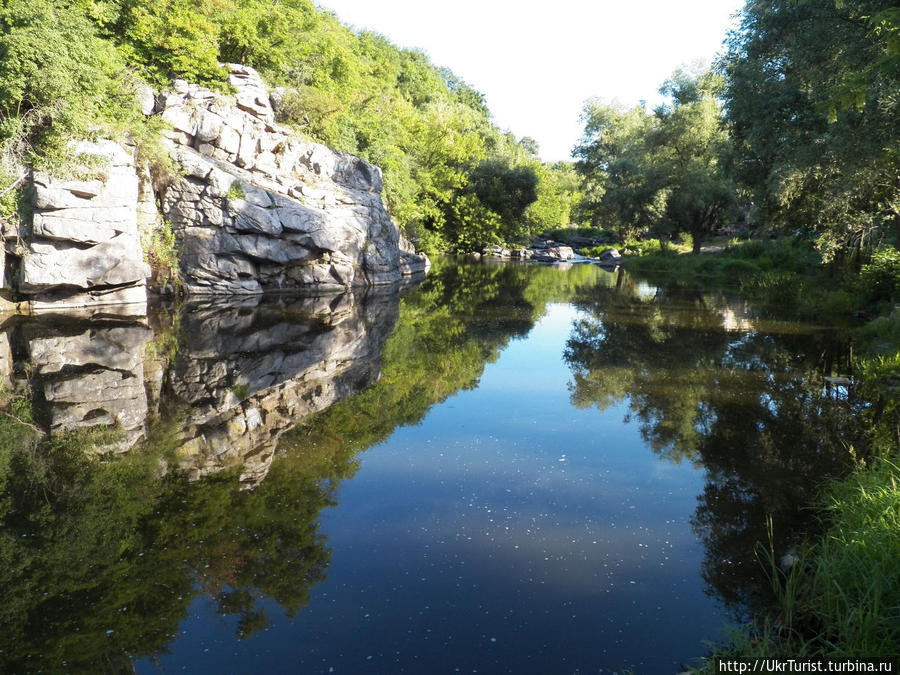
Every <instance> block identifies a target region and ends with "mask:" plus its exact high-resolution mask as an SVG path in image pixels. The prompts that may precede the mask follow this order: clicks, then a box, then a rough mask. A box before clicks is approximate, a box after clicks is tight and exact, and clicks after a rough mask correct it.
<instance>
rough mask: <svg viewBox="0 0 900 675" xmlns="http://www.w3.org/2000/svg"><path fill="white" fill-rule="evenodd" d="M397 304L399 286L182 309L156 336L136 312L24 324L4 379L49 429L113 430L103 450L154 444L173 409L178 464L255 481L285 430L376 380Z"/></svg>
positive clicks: (17, 325)
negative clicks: (231, 471)
mask: <svg viewBox="0 0 900 675" xmlns="http://www.w3.org/2000/svg"><path fill="white" fill-rule="evenodd" d="M398 304H399V294H398V290H397V289H396V288H395V289H380V290H371V291H368V292H360V293H345V294H342V295H332V296H326V297H317V298H293V299H290V300H288V299H285V298H276V299H271V298H270V299H266V300H264V299H261V298H258V297H257V298H252V299H248V300H244V301H243V302H241V303H239V304H223V303H221V302H220V303H210V304H205V305H204V304H192V305H188V306H185V307H182V308H180V309H179V310H178V312H177V313H176V314H175V315H174V320H173V321H172V323H171V325H170V326H159V327H157V335H156V336H154V331H152V330H151V329H150V328H149V327H148V323H147V320H146V319H143V318H135V317H127V316H119V317H116V316H115V315H110V314H109V313H106V314H103V315H94V316H92V317H91V316H88V315H69V316H66V315H58V314H54V315H49V316H42V317H36V318H32V319H21V320H17V321H15V322H13V323H12V324H11V325H9V326H7V327H6V330H5V331H4V332H3V340H2V341H0V345H2V346H3V347H5V351H7V352H9V354H8V358H6V359H4V364H5V371H4V372H0V377H5V378H6V379H7V380H8V384H15V385H16V386H17V387H18V389H19V390H21V391H27V392H28V394H29V396H30V397H31V398H32V399H33V404H34V409H35V419H36V422H37V423H38V424H39V426H41V427H42V428H44V429H45V430H46V432H47V433H49V434H50V435H51V436H59V435H60V434H66V433H68V432H84V431H85V430H91V429H93V430H101V429H105V430H110V431H111V433H107V434H106V435H105V436H104V437H103V439H102V441H101V442H100V443H99V444H98V445H97V446H96V447H93V448H91V449H93V450H94V451H96V452H100V453H107V452H111V451H112V452H124V451H127V450H129V449H131V448H133V447H135V446H136V445H137V444H138V443H139V442H141V441H145V443H146V444H147V445H149V446H150V447H157V446H159V445H161V442H160V440H159V439H158V438H157V431H158V429H159V428H160V427H166V425H165V424H163V425H160V424H153V423H152V422H153V421H154V420H155V419H157V418H158V417H159V416H160V415H162V416H163V417H169V418H171V417H172V415H173V414H176V415H177V416H178V422H177V423H178V430H177V432H176V433H175V438H174V443H173V442H171V440H172V439H169V441H170V442H168V445H169V446H173V445H174V449H176V450H177V454H178V458H179V466H180V468H181V469H182V470H184V471H186V472H187V473H188V474H189V475H190V476H191V477H193V478H199V477H201V476H204V475H208V474H210V473H215V472H218V471H221V470H222V469H225V468H228V467H231V466H234V465H236V464H242V465H243V466H244V470H243V472H242V474H241V477H240V480H241V483H242V485H244V486H245V487H251V486H254V485H257V484H258V483H259V481H260V480H262V478H264V477H265V475H266V473H267V471H268V469H269V465H270V464H271V461H272V458H273V456H274V452H275V448H276V445H277V444H278V439H279V437H280V436H281V435H282V434H283V433H284V431H286V430H287V429H289V428H290V427H292V426H294V425H296V424H298V423H299V422H300V421H302V420H303V419H304V418H306V417H308V416H309V415H311V414H313V413H316V412H319V411H321V410H323V409H325V408H327V407H328V406H330V405H331V404H333V403H335V402H336V401H339V400H341V399H343V398H345V397H347V396H349V395H350V394H353V393H356V392H358V391H360V390H362V389H364V388H365V387H367V386H369V385H370V384H372V383H374V382H376V381H377V380H378V378H379V375H380V355H381V350H382V348H383V346H384V343H385V341H386V340H387V337H388V335H389V334H390V332H391V330H392V329H393V327H394V324H395V323H396V321H397V316H398ZM0 356H2V354H0ZM179 411H180V412H179ZM169 421H170V422H171V420H169ZM166 428H168V429H169V431H170V436H171V424H170V425H169V427H166ZM151 429H152V431H149V430H151ZM148 433H149V436H148ZM80 444H81V445H82V446H87V445H88V443H87V440H83V441H81V442H80ZM85 449H88V448H87V447H85Z"/></svg>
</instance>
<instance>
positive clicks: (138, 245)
mask: <svg viewBox="0 0 900 675" xmlns="http://www.w3.org/2000/svg"><path fill="white" fill-rule="evenodd" d="M229 69H230V80H229V81H230V84H231V86H232V88H233V90H234V93H233V94H221V93H216V92H213V91H211V90H209V89H205V88H202V87H198V86H196V85H191V84H188V83H187V82H183V81H178V80H176V81H175V83H174V85H173V89H172V90H171V91H169V92H166V93H163V94H160V95H158V96H156V97H152V96H151V98H150V99H149V100H148V101H146V102H145V107H144V110H145V112H146V113H148V114H158V115H161V117H162V119H163V120H164V121H165V122H167V123H168V125H169V126H170V127H171V129H169V130H168V131H166V132H164V135H165V140H164V142H165V143H166V145H167V148H168V150H169V152H170V154H171V155H172V157H173V159H174V160H175V163H176V165H177V167H178V169H177V176H176V177H175V178H174V180H170V181H168V182H167V184H164V185H163V184H157V185H153V182H152V181H151V180H150V174H149V172H148V170H147V167H146V166H142V165H140V163H139V162H137V161H136V160H135V157H134V152H133V150H132V149H131V148H129V147H127V146H123V145H121V144H117V143H115V142H113V141H110V140H100V141H96V142H82V143H79V144H77V145H75V146H73V153H74V154H75V155H76V156H77V157H78V158H80V159H81V160H82V161H81V164H83V165H84V166H83V167H82V169H83V170H82V171H81V174H83V175H80V176H79V177H78V179H76V180H70V179H65V180H64V179H61V178H59V177H54V176H48V175H45V174H41V173H40V172H37V173H34V174H33V176H32V177H31V181H30V182H31V190H30V195H31V203H32V206H33V209H32V210H33V217H32V222H31V223H30V226H25V227H23V228H21V229H20V231H19V232H15V233H13V232H4V233H3V235H4V240H5V242H4V243H5V245H4V246H3V252H4V257H3V261H2V262H3V268H4V270H3V271H4V274H3V275H2V279H0V288H3V289H5V290H7V291H8V292H10V293H12V294H17V295H19V296H21V297H24V298H25V299H27V300H28V301H29V302H30V303H31V305H32V307H34V308H37V309H47V308H58V307H73V306H75V307H81V306H92V305H109V304H120V303H142V302H145V300H146V286H147V281H148V279H150V275H151V270H150V268H149V267H148V265H147V264H146V262H145V261H146V260H147V251H146V250H142V246H143V248H144V249H146V248H147V247H148V245H149V242H150V240H151V236H150V235H151V231H152V230H153V228H154V227H157V228H158V227H160V225H161V223H162V222H163V219H164V220H165V221H167V222H168V224H169V225H170V227H171V229H172V231H173V232H174V236H175V247H174V248H175V252H176V254H177V256H178V266H179V268H180V270H179V276H180V278H181V279H182V280H183V289H184V291H185V292H186V293H187V294H189V295H197V294H215V295H224V294H227V295H234V294H258V293H262V292H265V291H270V290H282V291H283V290H298V291H303V292H304V293H310V292H312V293H315V292H318V291H327V292H331V291H338V290H346V289H349V288H351V287H359V286H373V285H383V284H391V283H394V282H396V281H398V280H399V279H400V278H402V277H403V276H411V275H416V274H422V273H424V272H425V271H426V270H427V268H428V259H427V258H426V257H425V256H424V255H417V254H415V253H414V252H412V251H406V250H402V249H401V246H400V244H401V237H400V234H399V230H398V228H397V226H396V225H395V224H394V223H393V222H392V221H391V218H390V216H389V215H388V213H387V211H386V209H385V207H384V204H383V203H382V200H381V190H382V179H381V171H380V169H379V168H378V167H376V166H373V165H372V164H369V163H367V162H365V161H363V160H362V159H360V158H358V157H354V156H352V155H348V154H346V153H341V152H336V151H333V150H331V149H329V148H327V147H325V146H323V145H320V144H317V143H311V142H307V141H303V140H301V139H299V138H298V137H296V136H295V135H294V134H292V132H291V131H290V130H289V129H287V128H285V127H282V126H280V125H278V124H277V123H276V121H275V112H274V109H273V106H272V99H271V98H270V95H269V93H268V91H267V90H266V88H265V86H264V85H263V82H262V80H261V79H260V78H259V76H258V75H257V73H256V72H255V71H254V70H253V69H251V68H247V67H244V66H236V65H232V66H229ZM151 281H152V280H151ZM156 281H160V280H156Z"/></svg>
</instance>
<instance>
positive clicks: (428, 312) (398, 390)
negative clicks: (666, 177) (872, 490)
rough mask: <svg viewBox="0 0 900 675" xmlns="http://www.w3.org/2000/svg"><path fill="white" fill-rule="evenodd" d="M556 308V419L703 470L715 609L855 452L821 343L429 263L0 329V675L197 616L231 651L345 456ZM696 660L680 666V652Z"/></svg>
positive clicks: (251, 625)
mask: <svg viewBox="0 0 900 675" xmlns="http://www.w3.org/2000/svg"><path fill="white" fill-rule="evenodd" d="M551 302H553V303H574V304H575V305H576V306H577V307H578V308H579V309H580V310H581V314H580V317H581V318H580V319H579V320H578V321H577V322H576V323H575V324H574V325H573V326H572V330H571V335H570V338H569V340H568V343H567V346H566V351H565V359H566V361H567V363H568V364H569V367H570V368H571V373H572V381H571V384H570V388H571V398H572V403H573V404H574V405H575V406H577V407H581V408H587V407H592V406H593V407H597V408H600V409H605V408H607V407H609V406H612V405H618V404H620V403H622V402H624V401H627V406H628V410H629V412H628V420H629V421H632V422H635V423H637V424H639V425H640V429H641V433H642V435H643V437H644V438H645V440H646V442H647V444H648V445H649V447H650V448H652V450H653V451H654V452H655V453H657V454H658V455H659V456H660V457H661V458H663V459H665V460H667V461H672V462H683V461H687V462H692V463H694V464H696V465H698V466H702V467H704V468H705V470H706V476H707V479H706V487H705V489H704V491H703V494H701V495H700V497H699V503H698V507H697V511H696V515H695V518H694V522H693V526H694V528H695V531H696V533H697V535H698V536H699V537H700V539H701V540H702V541H703V544H704V546H705V547H706V560H705V562H704V569H703V574H704V577H705V579H706V580H707V582H708V583H709V586H710V589H711V591H712V592H715V593H716V594H718V595H719V596H720V597H721V598H723V599H724V600H725V602H726V603H729V604H730V605H731V606H732V607H734V608H735V612H736V613H739V612H740V611H741V610H743V609H746V608H748V607H751V608H752V607H753V606H754V605H755V603H757V602H759V601H761V598H762V597H763V596H764V594H765V592H764V589H763V587H762V585H761V579H760V575H759V574H758V565H757V563H756V561H755V560H754V558H753V550H754V545H755V542H756V541H757V540H759V539H760V537H761V533H763V532H764V524H765V518H766V516H767V515H770V514H773V515H774V516H775V521H776V528H777V530H776V534H777V535H778V537H779V540H778V544H779V546H780V547H781V548H782V549H786V547H787V546H789V545H790V543H791V542H792V541H793V540H794V539H795V537H796V533H797V532H798V531H802V530H804V529H805V528H809V527H811V526H812V524H811V523H810V522H809V518H808V514H807V513H806V512H804V507H805V506H806V505H808V503H809V501H810V499H811V497H812V496H813V494H814V492H815V489H816V488H817V486H818V485H819V484H820V483H821V481H822V480H824V479H825V478H826V477H827V476H829V475H833V474H836V473H840V472H841V471H844V470H846V468H847V467H848V466H849V465H850V463H851V461H852V453H851V448H852V447H858V445H859V444H858V432H857V430H856V427H855V426H854V423H853V421H854V417H855V416H856V415H857V413H858V412H859V409H860V407H861V406H864V405H865V402H864V401H857V400H854V399H853V397H852V396H851V395H850V393H849V392H848V391H847V389H846V388H844V389H841V388H837V389H835V388H834V387H832V386H831V385H830V384H828V382H827V381H826V380H825V379H824V378H825V376H827V375H831V374H833V373H835V372H838V373H843V372H845V371H846V370H847V368H848V345H847V343H846V342H845V341H843V340H842V339H841V338H839V337H838V336H837V335H835V334H833V333H830V332H828V331H825V330H818V329H811V330H810V329H806V328H801V327H797V326H796V325H794V324H789V323H779V322H776V321H766V319H765V318H764V317H760V316H755V315H754V314H753V312H752V309H751V308H749V307H747V306H744V305H741V304H740V303H736V302H729V301H728V300H726V299H723V298H716V297H712V296H708V295H700V294H696V293H692V292H689V291H684V290H678V289H654V288H650V287H647V286H643V285H641V284H639V283H637V282H635V281H634V280H632V279H629V278H628V277H626V276H624V275H623V274H621V273H618V274H611V273H609V272H606V271H603V270H601V269H599V268H597V267H593V266H575V267H573V268H572V269H570V270H568V271H564V270H559V269H553V268H547V267H538V266H527V265H503V266H497V265H486V264H482V265H477V264H469V263H462V262H457V261H453V260H444V261H437V262H436V264H435V269H434V271H433V273H432V275H431V277H430V278H429V280H428V281H427V282H425V284H423V285H422V286H421V287H419V288H416V289H414V290H410V291H406V292H405V293H404V294H403V295H400V293H399V292H397V291H396V290H394V291H382V292H377V293H376V292H370V293H361V294H360V293H356V294H346V295H340V296H329V297H325V298H305V299H296V298H295V299H289V298H284V297H280V298H268V299H265V300H260V299H255V300H249V301H245V302H242V303H237V304H235V303H221V302H207V303H194V304H188V305H184V306H180V307H177V308H174V307H155V308H153V309H152V311H151V312H150V314H149V315H148V316H146V317H145V316H127V315H125V316H122V315H115V314H110V313H108V314H103V315H99V314H95V315H93V316H74V315H68V316H59V315H56V316H46V317H32V318H21V319H19V318H17V319H14V320H10V321H7V322H6V323H5V324H3V326H2V327H0V357H2V358H0V361H2V368H0V379H2V380H3V382H2V384H3V389H2V392H3V393H2V397H3V403H4V408H3V410H4V411H6V412H4V414H3V416H2V418H0V593H2V597H3V598H4V603H3V605H2V608H0V634H2V636H3V637H2V644H0V649H2V652H0V669H2V670H4V671H7V672H34V671H43V672H57V671H65V672H97V670H98V668H99V670H101V671H104V672H118V671H120V672H131V671H132V669H133V666H132V663H133V662H134V661H136V660H139V659H143V658H151V659H152V658H153V657H154V656H155V655H158V654H161V653H164V652H165V651H166V650H167V649H168V648H169V646H170V645H171V644H172V642H173V640H174V639H175V637H176V635H177V634H178V632H179V626H180V624H181V623H182V622H183V621H184V620H185V619H186V618H187V617H188V615H189V611H190V607H191V605H192V603H193V602H194V601H195V600H196V599H197V598H200V597H204V596H207V597H209V598H211V599H212V601H213V602H214V605H215V609H216V612H217V613H218V614H220V615H222V616H223V617H226V618H227V621H229V622H230V623H229V625H231V626H233V630H234V634H235V637H236V639H238V640H242V639H246V638H247V637H249V636H250V635H252V634H253V633H255V632H256V631H259V630H260V629H262V628H265V627H266V626H267V625H269V622H270V620H271V618H270V617H269V616H267V613H266V608H265V607H264V605H265V604H266V601H268V600H273V601H274V602H275V603H277V605H278V606H280V608H281V609H282V610H283V611H284V612H285V613H286V614H287V615H288V616H292V615H294V614H296V613H297V612H299V611H300V610H301V609H302V608H303V607H304V606H305V605H306V604H307V602H308V601H309V593H310V589H311V588H312V587H313V586H315V585H316V584H318V583H320V582H321V581H323V580H324V579H325V575H326V570H327V568H328V565H329V561H330V555H331V552H330V550H329V547H328V543H327V541H326V539H325V537H324V536H323V535H322V534H320V532H319V519H320V514H321V511H322V509H323V508H325V507H328V506H334V505H335V504H336V502H337V498H336V491H337V489H338V486H339V485H340V483H341V482H342V481H345V480H347V479H349V478H351V477H352V476H353V475H354V474H355V472H356V471H357V469H358V463H359V455H360V453H361V452H362V451H364V450H366V449H367V448H369V447H371V446H373V445H375V444H377V443H380V442H382V441H384V440H385V439H387V438H388V437H389V436H390V435H391V434H392V433H393V432H394V430H395V429H396V428H397V427H398V426H402V425H411V424H417V423H419V422H420V421H421V420H422V419H423V418H424V416H425V414H426V413H427V412H428V410H429V409H430V408H431V407H433V406H434V405H435V404H437V403H440V402H442V401H444V400H445V399H447V398H448V397H449V396H451V395H452V394H454V393H456V392H458V391H461V390H466V389H473V388H475V387H477V386H478V382H479V378H480V377H481V375H482V373H483V371H484V368H485V366H486V364H489V363H492V362H493V361H495V360H497V358H498V357H499V355H500V353H501V352H502V351H503V349H504V348H505V347H506V346H507V345H508V344H509V342H510V341H511V340H515V339H518V338H522V337H524V336H526V335H527V334H528V333H529V331H530V330H531V328H532V327H533V326H534V324H535V322H536V321H537V320H538V319H539V318H540V317H541V315H542V314H543V313H544V312H545V311H546V307H547V305H548V303H551ZM699 650H700V647H699V646H698V651H699Z"/></svg>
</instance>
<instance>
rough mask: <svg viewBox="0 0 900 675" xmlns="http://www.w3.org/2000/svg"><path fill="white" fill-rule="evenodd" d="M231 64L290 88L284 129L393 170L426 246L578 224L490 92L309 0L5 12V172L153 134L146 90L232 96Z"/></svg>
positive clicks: (29, 4)
mask: <svg viewBox="0 0 900 675" xmlns="http://www.w3.org/2000/svg"><path fill="white" fill-rule="evenodd" d="M222 62H240V63H243V64H246V65H250V66H253V67H255V68H256V69H258V70H259V71H260V73H261V74H262V76H263V78H264V79H265V80H266V82H267V84H268V85H269V86H271V87H275V86H282V87H284V88H285V93H284V96H283V100H282V105H281V106H279V111H280V114H281V116H282V120H281V121H282V122H283V123H285V124H289V125H292V126H294V127H295V128H296V129H297V130H298V131H299V132H300V133H302V134H305V135H307V136H308V137H310V138H312V139H313V140H316V141H320V142H323V143H325V144H327V145H330V146H332V147H334V148H337V149H339V150H344V151H347V152H351V153H355V154H358V155H360V156H361V157H363V158H364V159H366V160H368V161H371V162H373V163H375V164H377V165H379V166H380V167H381V168H382V169H383V171H384V179H385V192H384V197H385V200H386V202H387V205H388V209H389V210H390V212H391V213H392V215H393V216H394V217H395V218H396V219H397V221H399V223H400V224H401V226H403V227H404V228H405V230H406V232H407V234H408V235H409V236H410V237H411V238H412V239H413V240H416V241H418V243H419V246H420V247H421V248H425V249H427V250H438V249H442V250H460V251H462V250H473V249H477V248H480V247H481V246H483V245H486V244H488V243H494V242H496V241H501V240H502V241H514V240H517V239H521V238H522V237H525V236H526V235H527V234H528V232H529V231H530V230H531V229H533V228H541V229H548V228H553V227H559V226H565V225H567V224H568V219H569V208H568V206H569V205H571V203H572V202H573V201H574V199H573V198H572V196H571V195H572V194H573V193H574V191H575V189H576V188H575V187H574V186H572V185H571V184H570V183H569V182H567V181H564V180H562V181H561V180H556V178H555V177H556V174H557V171H558V170H557V168H555V167H554V166H551V165H547V166H544V165H542V164H541V162H540V160H539V159H538V157H537V156H536V150H537V147H536V144H535V143H534V141H533V140H532V139H530V138H526V139H522V140H521V141H520V140H518V139H516V137H515V136H513V135H512V134H510V133H507V132H504V131H502V130H500V129H498V128H497V127H496V126H495V125H494V124H493V121H492V119H491V113H490V111H489V110H488V108H487V106H486V105H485V101H484V96H483V95H482V94H481V93H480V92H478V91H476V90H475V89H473V88H472V87H471V86H469V85H468V84H466V83H465V82H464V81H463V80H461V79H460V78H459V77H457V76H456V75H454V74H453V73H452V72H451V71H449V70H447V69H446V68H439V67H436V66H435V65H434V64H432V63H431V62H430V60H429V59H428V57H427V56H426V55H425V54H424V53H423V52H421V51H418V50H411V49H401V48H398V47H397V46H395V45H393V44H392V43H391V42H390V41H388V40H387V39H386V38H384V37H383V36H381V35H378V34H375V33H372V32H368V31H360V32H354V31H352V30H351V29H349V28H347V27H346V26H344V25H342V24H341V23H340V22H339V21H338V20H337V18H336V17H335V16H334V15H333V14H331V13H329V12H326V11H323V10H320V9H318V8H317V7H316V6H315V5H314V4H313V3H312V2H311V1H310V0H282V1H281V2H277V3H270V2H262V1H261V0H159V2H153V3H146V2H143V1H141V0H77V1H75V2H66V1H64V0H10V1H9V2H5V3H3V6H2V8H0V146H2V150H3V153H2V154H3V157H5V158H6V159H5V162H4V166H5V167H7V168H8V166H9V165H11V164H15V163H16V162H17V161H18V162H20V163H21V162H37V163H45V164H49V165H53V164H54V162H58V161H61V159H62V158H63V157H64V154H65V153H64V151H63V148H64V147H65V142H66V141H67V140H68V139H71V138H77V137H83V136H85V135H89V134H92V133H97V130H98V128H102V127H106V129H107V131H106V133H113V134H129V133H130V134H131V135H133V136H138V137H141V138H148V137H150V138H151V139H152V137H153V133H152V130H150V133H148V130H147V129H145V128H144V127H146V126H147V124H148V123H147V122H145V121H144V120H142V119H141V115H140V114H139V113H138V112H137V106H136V103H135V101H134V98H135V97H134V95H133V92H134V91H135V86H136V84H137V83H138V82H140V81H141V80H143V81H144V82H147V83H149V84H151V85H152V86H154V87H156V88H157V89H162V88H165V87H167V86H169V83H170V82H171V80H172V78H182V79H186V80H189V81H192V82H197V83H200V84H204V85H207V86H211V87H213V88H218V89H221V90H223V91H224V90H227V88H228V85H227V83H226V78H225V71H224V69H223V68H222V67H221V66H220V63H222ZM151 126H152V124H151ZM562 171H563V172H564V171H565V169H562ZM6 173H10V172H9V171H8V170H7V171H6ZM507 188H509V190H510V192H509V193H507V192H506V190H507ZM561 192H562V193H564V194H561ZM539 200H543V201H544V205H543V206H541V207H540V208H537V209H535V210H533V211H532V212H530V213H529V214H528V216H527V217H526V216H525V210H526V208H527V207H528V206H529V205H530V204H533V203H536V202H537V201H539ZM550 203H552V204H555V205H556V206H555V207H550V206H549V204H550Z"/></svg>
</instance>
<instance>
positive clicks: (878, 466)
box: [694, 456, 900, 672]
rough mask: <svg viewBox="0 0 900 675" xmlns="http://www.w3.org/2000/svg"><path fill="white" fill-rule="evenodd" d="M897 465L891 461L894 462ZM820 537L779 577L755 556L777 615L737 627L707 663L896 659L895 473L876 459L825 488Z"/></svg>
mask: <svg viewBox="0 0 900 675" xmlns="http://www.w3.org/2000/svg"><path fill="white" fill-rule="evenodd" d="M895 459H896V456H895ZM820 506H821V508H822V509H823V514H824V516H825V517H826V518H827V521H828V528H827V531H826V533H825V535H824V537H823V538H822V539H821V540H820V541H819V542H818V543H816V544H815V545H814V546H813V547H812V548H810V549H809V550H808V551H807V552H805V553H802V554H801V555H800V556H799V559H798V561H797V562H796V563H795V564H794V565H793V566H792V567H791V568H790V570H788V571H787V572H785V571H783V570H782V569H781V568H780V567H779V566H778V565H777V563H776V562H775V554H774V550H771V549H767V550H764V551H763V552H762V554H761V555H760V560H761V561H762V562H763V567H764V569H765V570H766V574H767V575H768V577H769V580H770V582H771V583H772V588H773V598H774V601H775V607H776V612H775V613H774V616H770V617H765V618H761V619H759V620H757V621H756V622H755V623H752V624H748V625H745V626H742V627H740V628H737V629H735V630H734V631H733V633H732V635H731V637H730V639H729V641H728V642H727V643H725V644H722V645H719V646H718V647H717V648H716V650H715V652H714V654H713V655H712V656H710V657H709V658H707V659H705V660H704V661H703V662H702V664H701V665H700V666H699V667H698V668H696V669H695V671H694V672H715V671H714V663H715V661H714V659H716V658H728V657H735V656H742V657H752V656H760V657H768V658H775V657H810V658H813V657H821V658H842V657H871V658H878V657H881V658H891V657H893V658H896V657H898V656H900V565H898V561H900V468H898V466H897V464H896V463H895V462H893V461H890V460H888V459H880V460H875V461H874V464H873V465H872V466H869V467H862V466H861V467H860V468H859V470H858V471H857V472H856V473H854V474H852V475H851V476H849V477H847V478H845V479H843V480H840V481H836V482H834V483H832V484H831V485H830V486H829V487H828V488H827V489H826V491H825V495H824V498H823V501H822V503H821V504H820Z"/></svg>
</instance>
